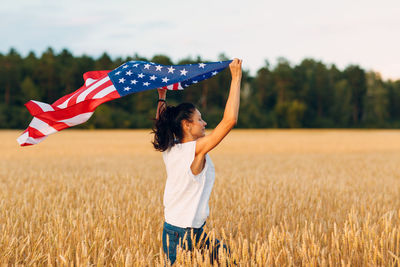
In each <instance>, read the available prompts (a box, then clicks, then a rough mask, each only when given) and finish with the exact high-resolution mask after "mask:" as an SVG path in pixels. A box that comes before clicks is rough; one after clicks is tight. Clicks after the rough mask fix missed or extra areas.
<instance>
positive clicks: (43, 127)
mask: <svg viewBox="0 0 400 267" xmlns="http://www.w3.org/2000/svg"><path fill="white" fill-rule="evenodd" d="M29 126H30V127H32V128H35V129H36V130H38V131H39V132H41V133H42V134H44V135H49V134H52V133H55V132H57V130H56V129H54V128H53V127H51V126H50V125H48V124H47V123H46V122H44V121H42V120H40V119H38V118H36V117H33V119H32V121H31V123H30V124H29Z"/></svg>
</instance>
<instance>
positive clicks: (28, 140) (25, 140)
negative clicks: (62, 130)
mask: <svg viewBox="0 0 400 267" xmlns="http://www.w3.org/2000/svg"><path fill="white" fill-rule="evenodd" d="M46 137H47V136H43V137H39V138H33V137H29V133H28V132H26V133H24V134H22V135H20V136H19V137H18V138H17V142H18V143H19V144H20V145H22V144H39V143H40V142H42V141H43V140H44V139H46Z"/></svg>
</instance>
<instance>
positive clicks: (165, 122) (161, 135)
mask: <svg viewBox="0 0 400 267" xmlns="http://www.w3.org/2000/svg"><path fill="white" fill-rule="evenodd" d="M194 110H195V106H194V105H193V104H191V103H181V104H179V105H178V106H167V107H166V108H165V109H164V110H163V111H162V112H161V113H160V115H159V117H158V120H156V121H155V123H154V126H153V132H152V133H154V141H153V142H152V144H153V146H154V148H155V149H156V150H158V151H161V152H163V151H165V150H167V149H169V148H171V147H173V146H174V145H175V144H176V143H180V142H181V141H182V138H183V130H182V124H181V122H182V120H187V121H191V118H192V114H193V112H194Z"/></svg>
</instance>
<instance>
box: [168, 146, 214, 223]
mask: <svg viewBox="0 0 400 267" xmlns="http://www.w3.org/2000/svg"><path fill="white" fill-rule="evenodd" d="M195 150H196V141H191V142H186V143H182V144H175V145H174V146H173V147H172V148H170V149H169V150H166V151H164V152H163V159H164V163H165V167H166V169H167V182H166V184H165V191H164V216H165V221H166V222H167V223H169V224H172V225H175V226H178V227H182V228H186V227H194V228H199V227H201V226H202V225H203V223H204V222H205V221H206V219H207V217H208V215H209V213H210V211H209V207H208V200H209V198H210V194H211V190H212V187H213V185H214V180H215V169H214V164H213V163H212V161H211V158H210V157H209V156H208V154H206V157H205V159H206V163H205V166H204V169H203V170H202V171H201V173H199V174H198V175H194V174H193V173H192V170H191V169H190V166H191V165H192V162H193V160H194V156H195Z"/></svg>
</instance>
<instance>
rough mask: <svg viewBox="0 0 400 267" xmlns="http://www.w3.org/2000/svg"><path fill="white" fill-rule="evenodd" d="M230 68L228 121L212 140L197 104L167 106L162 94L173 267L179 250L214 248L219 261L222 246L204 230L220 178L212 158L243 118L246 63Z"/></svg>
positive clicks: (158, 135) (159, 138)
mask: <svg viewBox="0 0 400 267" xmlns="http://www.w3.org/2000/svg"><path fill="white" fill-rule="evenodd" d="M229 68H230V71H231V74H232V82H231V87H230V91H229V97H228V100H227V102H226V106H225V112H224V116H223V118H222V120H221V122H220V123H219V124H218V125H217V127H216V128H215V129H214V130H213V131H212V132H211V133H210V134H209V135H205V127H206V125H207V123H206V122H205V121H204V120H203V119H202V118H201V113H200V112H199V110H198V109H196V108H195V106H194V105H193V104H190V103H182V104H179V105H178V106H175V107H174V106H167V105H166V102H165V100H166V90H162V89H159V90H158V93H159V100H158V101H159V102H158V107H157V114H156V122H155V125H154V128H153V133H154V134H155V135H154V141H153V145H154V148H155V149H156V150H159V151H162V152H163V159H164V163H165V166H166V170H167V182H166V185H165V191H164V216H165V223H164V229H163V235H162V239H163V249H164V253H165V254H166V255H167V257H168V258H169V260H170V261H171V264H173V263H174V262H175V260H176V248H177V245H180V246H181V247H182V248H183V249H186V250H192V249H193V247H194V246H196V247H199V248H207V249H211V250H212V255H211V259H212V260H214V259H217V257H218V255H217V253H218V248H219V246H220V243H219V241H218V240H214V242H215V243H214V244H213V246H211V244H210V239H209V238H207V234H206V233H205V232H204V231H203V227H204V225H205V223H206V219H207V217H208V215H209V207H208V200H209V198H210V194H211V190H212V187H213V184H214V178H215V170H214V165H213V163H212V161H211V158H210V157H209V155H208V154H207V153H208V152H209V151H211V150H212V149H213V148H214V147H216V146H217V145H218V144H219V143H220V142H221V141H222V139H223V138H224V137H225V136H226V135H227V134H228V133H229V132H230V130H231V129H232V128H233V127H234V126H235V124H236V122H237V119H238V113H239V102H240V81H241V78H242V61H241V60H239V59H234V60H233V61H232V62H231V64H230V65H229ZM224 248H225V249H226V250H228V248H227V247H226V246H224Z"/></svg>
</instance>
